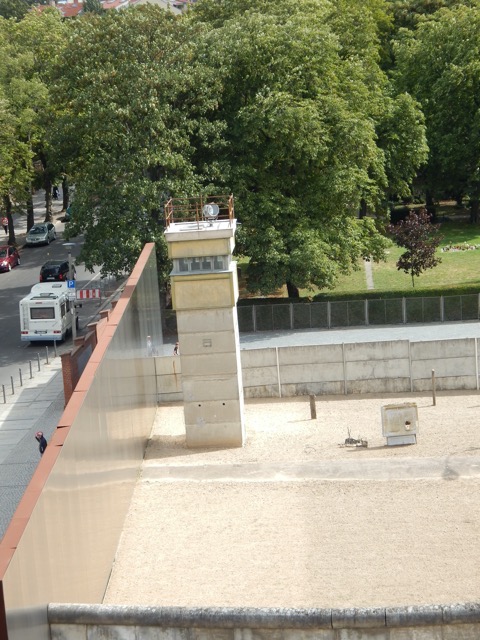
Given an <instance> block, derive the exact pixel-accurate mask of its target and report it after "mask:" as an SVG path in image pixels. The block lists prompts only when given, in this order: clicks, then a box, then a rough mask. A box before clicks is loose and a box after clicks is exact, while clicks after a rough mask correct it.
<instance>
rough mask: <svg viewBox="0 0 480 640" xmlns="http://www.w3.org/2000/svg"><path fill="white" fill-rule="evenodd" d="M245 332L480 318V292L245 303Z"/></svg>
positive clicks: (242, 326) (242, 320) (241, 319)
mask: <svg viewBox="0 0 480 640" xmlns="http://www.w3.org/2000/svg"><path fill="white" fill-rule="evenodd" d="M237 310H238V324H239V329H240V331H241V332H244V333H246V332H249V333H250V332H255V331H287V330H293V329H334V328H335V329H336V328H342V327H358V326H376V325H389V324H393V325H395V324H415V323H423V324H428V323H431V322H454V321H465V320H478V319H479V318H480V294H470V295H459V296H437V297H428V298H426V297H423V298H420V297H419V298H387V299H381V300H380V299H379V300H376V299H373V300H352V301H348V300H345V301H339V302H310V303H288V304H272V305H270V304H268V305H251V306H250V305H249V306H247V305H245V306H243V305H241V306H239V307H238V308H237Z"/></svg>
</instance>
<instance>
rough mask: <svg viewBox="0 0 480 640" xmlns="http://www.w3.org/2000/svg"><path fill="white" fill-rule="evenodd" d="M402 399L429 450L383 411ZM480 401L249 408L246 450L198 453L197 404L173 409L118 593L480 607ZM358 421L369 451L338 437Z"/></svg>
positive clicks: (131, 517)
mask: <svg viewBox="0 0 480 640" xmlns="http://www.w3.org/2000/svg"><path fill="white" fill-rule="evenodd" d="M401 402H416V403H417V406H418V409H419V425H420V428H419V434H418V439H417V444H416V445H410V446H403V447H387V446H386V444H385V438H384V437H383V436H382V430H381V417H380V408H381V406H382V405H385V404H390V403H401ZM479 407H480V397H479V396H478V395H477V394H473V393H464V394H458V393H457V394H442V395H441V396H440V397H437V406H435V407H434V406H433V405H432V399H431V397H429V396H427V395H422V396H413V395H412V396H405V397H399V396H383V397H361V398H360V397H348V399H345V398H339V397H322V398H319V399H318V400H317V419H316V420H311V419H310V408H309V403H308V399H304V398H303V399H292V400H290V401H278V400H271V401H250V402H248V403H247V405H246V423H247V433H248V442H247V444H246V446H245V447H244V448H242V449H228V450H225V449H221V450H214V449H208V450H201V451H196V450H188V449H186V448H185V445H184V437H183V409H182V408H181V407H176V406H169V407H161V408H160V409H159V411H158V414H157V420H156V423H155V426H154V429H153V432H152V440H151V443H150V446H149V448H148V450H147V454H146V458H145V462H144V466H143V472H142V476H141V478H140V480H139V482H138V484H137V487H136V490H135V494H134V498H133V500H132V504H131V509H130V512H129V514H128V516H127V519H126V523H125V529H124V534H123V537H122V540H121V543H120V546H119V550H118V554H117V559H116V562H115V565H114V569H113V573H112V578H111V581H110V584H109V587H108V590H107V594H106V598H105V602H106V603H117V604H141V605H142V604H143V605H161V606H167V605H179V606H271V607H345V606H386V605H405V604H420V603H422V604H441V603H448V602H462V601H472V600H477V599H478V593H479V586H480V554H478V553H477V547H478V539H479V533H480V499H479V488H480V455H479V452H480V432H479V422H480V421H479V416H478V410H479ZM347 427H350V429H351V435H352V436H353V437H357V436H358V435H361V436H362V437H363V438H366V439H367V440H368V442H369V446H368V448H367V449H364V448H345V447H340V446H339V444H341V443H343V442H344V440H345V438H346V437H347V436H348V432H347ZM459 461H460V462H461V463H462V464H457V463H458V462H459ZM429 462H433V463H435V464H436V466H435V465H434V466H433V467H432V468H433V471H432V472H431V473H429V472H428V468H429V467H428V464H427V463H429ZM322 463H323V464H322ZM426 465H427V466H426ZM462 465H463V466H462ZM339 468H342V469H344V470H347V471H348V473H345V477H344V478H342V477H341V476H339V475H338V469H339ZM212 469H213V470H216V471H218V469H220V470H223V472H222V473H220V474H219V477H218V478H217V477H215V474H214V475H213V477H212ZM292 469H294V471H295V473H285V470H287V471H288V470H292ZM332 469H335V473H334V474H333V473H332ZM425 469H427V472H426V471H425ZM252 470H255V473H252ZM313 470H317V471H318V474H317V475H318V477H315V473H313ZM367 470H370V471H372V470H373V471H372V472H371V473H370V475H368V474H367V473H366V471H367ZM168 474H170V476H169V475H168ZM365 478H368V479H365Z"/></svg>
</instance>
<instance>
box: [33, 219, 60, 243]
mask: <svg viewBox="0 0 480 640" xmlns="http://www.w3.org/2000/svg"><path fill="white" fill-rule="evenodd" d="M56 237H57V233H56V231H55V227H54V226H53V224H52V223H51V222H43V223H41V224H34V225H33V227H32V228H31V229H30V231H29V232H28V233H27V235H26V238H25V241H26V243H27V245H30V246H33V245H36V244H50V242H51V241H52V240H55V239H56Z"/></svg>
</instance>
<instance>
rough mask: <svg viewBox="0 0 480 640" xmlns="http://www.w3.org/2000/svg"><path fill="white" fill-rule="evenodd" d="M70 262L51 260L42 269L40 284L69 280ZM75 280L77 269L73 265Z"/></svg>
mask: <svg viewBox="0 0 480 640" xmlns="http://www.w3.org/2000/svg"><path fill="white" fill-rule="evenodd" d="M68 269H69V264H68V260H49V261H48V262H45V264H44V265H43V267H42V268H41V269H40V282H51V281H53V280H60V281H62V282H63V281H65V280H68ZM72 270H73V280H75V276H76V273H75V267H74V266H73V265H72Z"/></svg>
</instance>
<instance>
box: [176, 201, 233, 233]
mask: <svg viewBox="0 0 480 640" xmlns="http://www.w3.org/2000/svg"><path fill="white" fill-rule="evenodd" d="M208 205H216V207H218V215H216V217H215V219H216V220H228V221H229V222H230V223H232V221H233V218H234V203H233V195H229V196H225V195H223V196H197V197H195V198H170V200H169V201H168V202H167V203H166V205H165V228H166V229H168V227H169V226H170V225H171V224H175V223H177V224H178V223H181V222H196V223H197V225H200V223H203V222H205V221H206V220H207V221H208V220H209V218H208V217H206V216H205V207H206V206H208Z"/></svg>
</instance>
